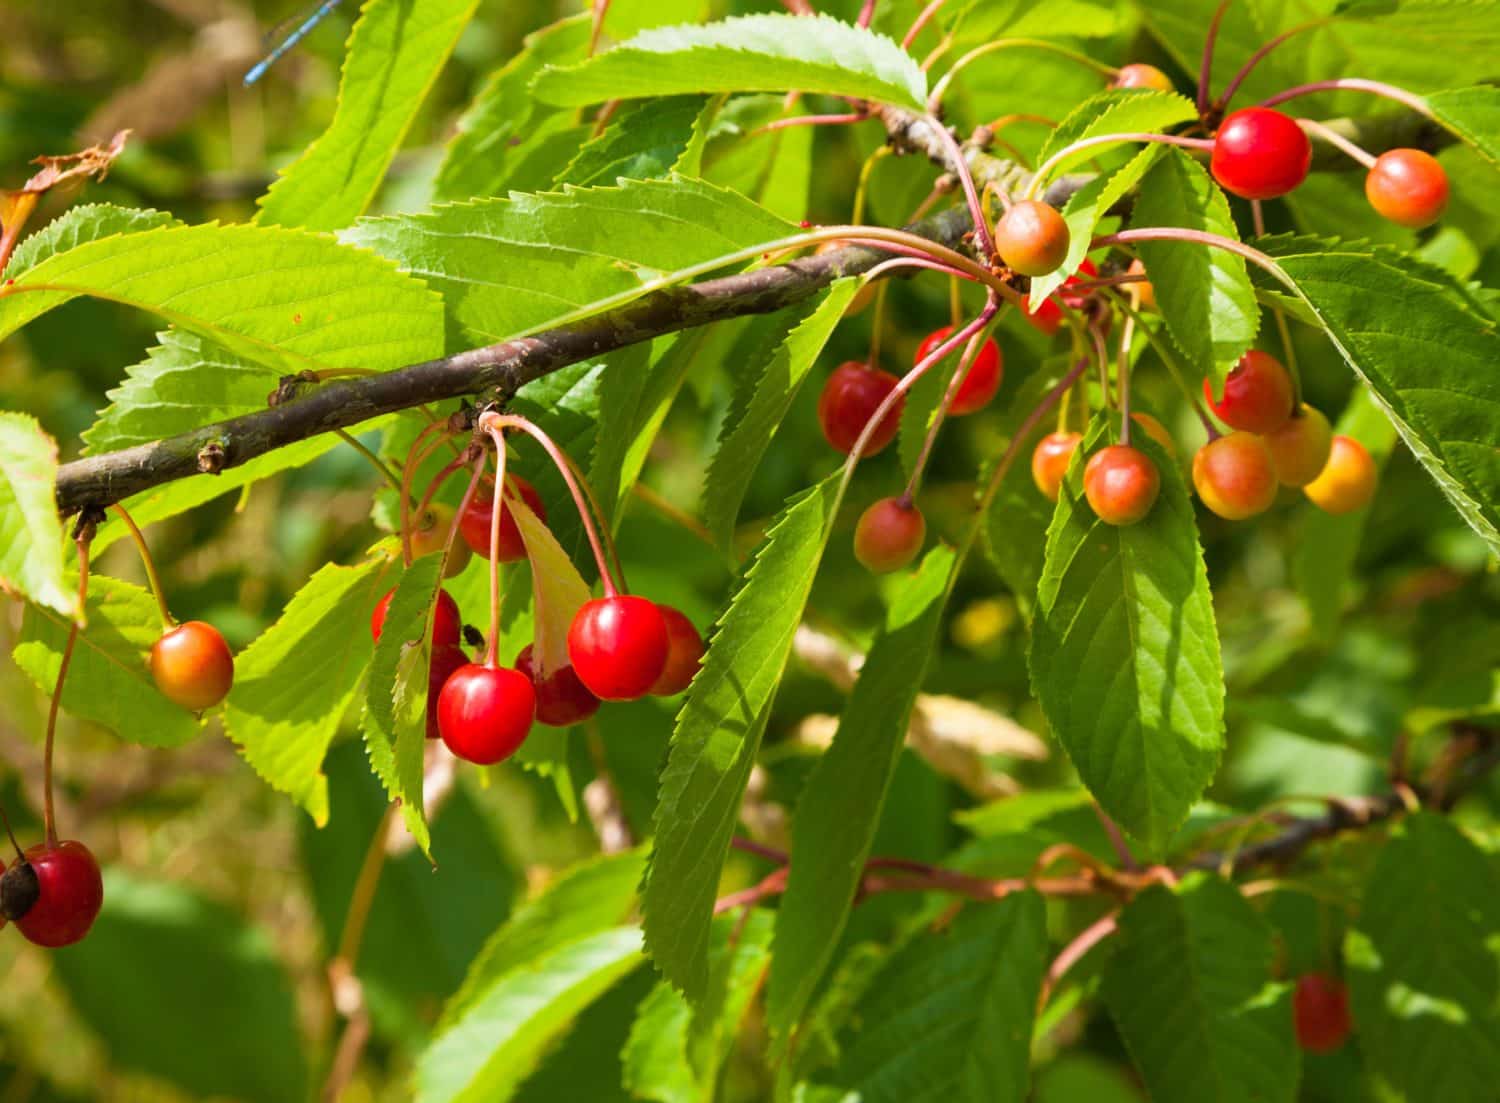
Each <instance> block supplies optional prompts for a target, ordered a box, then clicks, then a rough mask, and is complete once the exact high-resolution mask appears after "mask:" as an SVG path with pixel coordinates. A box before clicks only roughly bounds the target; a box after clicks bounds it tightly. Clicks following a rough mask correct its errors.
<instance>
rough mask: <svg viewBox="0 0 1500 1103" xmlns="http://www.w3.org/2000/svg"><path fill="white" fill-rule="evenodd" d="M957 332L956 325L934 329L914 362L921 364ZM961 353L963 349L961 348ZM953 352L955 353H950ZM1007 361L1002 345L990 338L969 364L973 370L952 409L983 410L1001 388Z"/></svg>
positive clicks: (955, 411)
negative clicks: (1004, 358) (1001, 354)
mask: <svg viewBox="0 0 1500 1103" xmlns="http://www.w3.org/2000/svg"><path fill="white" fill-rule="evenodd" d="M952 332H953V327H952V326H944V327H943V328H942V329H937V330H933V332H932V333H930V334H928V335H927V339H926V340H925V341H923V342H922V343H921V344H920V345H918V346H917V355H916V358H915V359H914V360H913V361H912V363H913V365H916V364H920V363H921V362H922V361H923V360H926V359H927V357H928V356H929V355H930V354H931V353H932V351H933V350H934V349H936V348H937V347H938V346H939V345H941V344H942V343H943V342H944V341H946V340H947V339H948V337H949V335H950V334H951V333H952ZM958 353H959V355H962V354H963V350H962V349H959V350H958ZM950 355H951V354H950ZM1004 373H1005V365H1004V362H1003V361H1002V360H1001V359H1000V346H999V345H997V344H995V342H994V341H993V340H986V341H985V342H984V344H982V345H980V346H979V351H978V352H977V353H976V354H975V355H974V360H973V362H972V363H970V364H969V372H968V374H967V375H965V376H964V381H963V382H962V383H960V384H959V385H958V393H957V394H956V395H954V396H953V405H952V406H950V407H949V408H948V412H949V413H950V414H953V415H954V416H955V417H962V416H963V415H964V414H972V413H973V412H974V411H976V410H982V409H984V407H985V406H987V405H989V401H990V399H992V398H994V397H995V392H996V391H998V390H999V389H1000V380H1001V379H1002V378H1003V377H1004Z"/></svg>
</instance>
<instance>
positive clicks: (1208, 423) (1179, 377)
mask: <svg viewBox="0 0 1500 1103" xmlns="http://www.w3.org/2000/svg"><path fill="white" fill-rule="evenodd" d="M1108 294H1109V296H1110V299H1111V300H1112V301H1113V302H1114V303H1115V305H1117V306H1118V307H1119V308H1120V309H1121V310H1123V311H1124V312H1125V316H1126V317H1127V318H1129V319H1130V320H1131V321H1133V322H1135V323H1136V326H1137V328H1138V329H1139V330H1140V332H1142V333H1144V334H1145V335H1146V342H1147V343H1148V344H1149V345H1150V346H1151V347H1152V348H1153V349H1155V350H1156V354H1157V356H1158V357H1160V358H1161V362H1162V363H1163V364H1164V365H1166V369H1167V374H1168V375H1170V376H1171V377H1172V382H1173V383H1175V384H1176V385H1177V389H1178V390H1180V391H1181V392H1182V396H1183V398H1184V399H1185V400H1186V401H1187V404H1188V406H1190V407H1191V408H1192V411H1193V413H1194V414H1195V415H1197V418H1198V420H1199V421H1200V422H1202V423H1203V429H1204V431H1205V432H1206V433H1207V434H1208V439H1209V440H1215V439H1217V438H1218V436H1219V430H1218V427H1217V426H1215V425H1214V423H1213V419H1211V418H1210V417H1209V416H1208V412H1207V411H1206V410H1204V408H1203V405H1202V403H1201V402H1200V401H1199V398H1198V395H1197V394H1195V393H1193V389H1192V388H1191V387H1189V386H1188V385H1187V380H1186V379H1185V378H1184V377H1183V374H1182V370H1181V369H1180V368H1179V367H1178V364H1177V360H1176V357H1175V355H1174V354H1173V352H1172V351H1171V349H1169V348H1168V347H1167V345H1166V343H1165V342H1163V341H1160V340H1158V339H1157V336H1156V334H1155V333H1154V332H1153V331H1152V329H1151V327H1150V326H1149V325H1147V324H1146V322H1145V320H1144V319H1143V318H1142V317H1141V314H1140V311H1139V310H1137V309H1136V308H1135V307H1134V306H1132V305H1131V304H1130V303H1128V302H1126V301H1125V297H1124V296H1123V295H1120V294H1118V293H1116V292H1109V293H1108Z"/></svg>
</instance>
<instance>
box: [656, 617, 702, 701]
mask: <svg viewBox="0 0 1500 1103" xmlns="http://www.w3.org/2000/svg"><path fill="white" fill-rule="evenodd" d="M657 608H658V609H660V610H661V619H662V620H663V621H664V622H665V623H666V626H667V662H666V665H665V666H663V667H662V668H661V676H660V677H659V678H657V679H656V681H655V682H654V683H653V684H652V686H651V694H652V696H654V697H675V696H677V694H679V693H681V692H682V691H683V690H685V689H687V687H688V685H689V683H691V682H692V680H693V676H694V675H696V674H697V673H698V668H699V667H700V666H702V665H703V637H702V636H701V635H699V634H698V628H697V626H696V625H694V624H693V622H692V621H690V620H689V619H688V618H687V614H685V613H684V612H682V610H680V609H674V608H673V607H672V606H670V605H658V606H657Z"/></svg>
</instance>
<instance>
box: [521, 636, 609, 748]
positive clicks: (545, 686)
mask: <svg viewBox="0 0 1500 1103" xmlns="http://www.w3.org/2000/svg"><path fill="white" fill-rule="evenodd" d="M516 669H517V670H519V671H520V672H521V673H522V674H524V675H526V677H528V678H530V679H531V684H532V685H533V686H534V687H535V688H536V718H537V719H538V720H540V721H541V722H542V723H543V724H546V725H547V726H548V727H552V728H569V727H572V726H573V725H574V724H577V723H578V722H579V721H581V720H587V719H588V718H589V717H590V716H593V715H594V713H596V712H598V711H599V698H597V697H595V696H594V695H593V694H592V693H590V692H589V687H588V686H586V685H584V684H583V683H582V682H580V681H579V680H578V674H577V673H576V672H575V671H574V670H573V668H572V667H571V666H560V667H558V668H557V669H556V670H554V671H553V672H552V673H551V674H549V675H547V677H545V678H538V677H537V674H536V668H535V667H534V666H533V664H532V651H531V644H529V643H528V644H527V645H526V646H525V647H523V648H522V649H521V653H520V654H519V655H517V656H516Z"/></svg>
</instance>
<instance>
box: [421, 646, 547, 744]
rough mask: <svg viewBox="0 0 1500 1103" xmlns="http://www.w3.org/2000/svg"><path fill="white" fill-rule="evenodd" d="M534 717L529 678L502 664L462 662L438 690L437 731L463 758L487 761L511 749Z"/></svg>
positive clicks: (522, 739) (526, 730) (524, 738)
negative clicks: (440, 690)
mask: <svg viewBox="0 0 1500 1103" xmlns="http://www.w3.org/2000/svg"><path fill="white" fill-rule="evenodd" d="M535 718H536V691H535V690H534V689H533V688H532V685H531V679H530V678H528V677H526V675H524V674H522V673H521V672H520V671H517V670H512V669H510V668H509V667H504V666H482V665H480V664H479V663H467V664H465V665H464V666H461V667H459V668H458V669H457V670H455V671H454V672H453V673H452V674H451V675H449V677H448V680H447V681H446V682H445V683H444V684H443V691H442V693H440V694H439V695H438V731H439V732H440V733H441V735H442V737H443V742H444V743H445V744H447V747H448V749H449V750H450V751H452V752H453V753H454V754H455V755H457V756H458V757H459V758H461V759H463V760H464V761H465V762H473V763H475V764H476V765H479V766H492V765H494V764H495V763H496V762H503V761H504V760H505V759H507V758H509V757H510V756H511V755H513V754H515V753H516V751H517V749H519V748H520V746H521V744H522V743H524V742H525V741H526V735H527V733H528V732H530V731H531V724H532V721H533V720H534V719H535Z"/></svg>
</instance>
